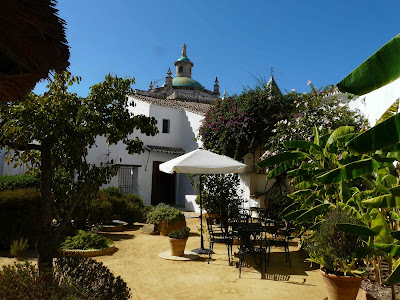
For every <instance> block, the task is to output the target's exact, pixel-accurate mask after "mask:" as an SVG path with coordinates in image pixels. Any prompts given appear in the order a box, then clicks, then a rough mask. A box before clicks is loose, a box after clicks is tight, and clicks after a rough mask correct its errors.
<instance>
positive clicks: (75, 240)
mask: <svg viewBox="0 0 400 300" xmlns="http://www.w3.org/2000/svg"><path fill="white" fill-rule="evenodd" d="M112 244H113V241H112V240H111V239H109V238H107V237H105V236H101V235H99V234H97V233H92V232H85V231H83V230H78V232H77V234H76V235H74V236H67V237H66V238H65V239H64V241H63V242H61V244H60V247H61V249H65V250H90V249H103V248H107V247H109V246H111V245H112Z"/></svg>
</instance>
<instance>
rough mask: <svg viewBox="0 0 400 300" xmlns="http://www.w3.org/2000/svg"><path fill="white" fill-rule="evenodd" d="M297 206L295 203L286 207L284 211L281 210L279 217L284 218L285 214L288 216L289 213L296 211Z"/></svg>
mask: <svg viewBox="0 0 400 300" xmlns="http://www.w3.org/2000/svg"><path fill="white" fill-rule="evenodd" d="M298 206H299V204H298V203H296V202H294V203H292V204H290V205H289V206H287V207H286V208H285V209H284V210H282V212H281V213H280V215H279V216H285V215H287V214H289V213H291V212H293V211H295V210H297V208H298Z"/></svg>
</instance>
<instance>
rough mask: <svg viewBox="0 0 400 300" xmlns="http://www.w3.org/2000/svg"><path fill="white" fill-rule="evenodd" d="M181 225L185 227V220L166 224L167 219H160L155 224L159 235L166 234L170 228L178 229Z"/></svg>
mask: <svg viewBox="0 0 400 300" xmlns="http://www.w3.org/2000/svg"><path fill="white" fill-rule="evenodd" d="M183 227H186V220H178V221H175V222H174V223H172V224H168V222H167V221H162V222H161V223H160V224H158V225H157V231H158V232H159V233H160V234H161V235H165V236H167V235H168V234H169V233H170V232H171V231H172V230H178V229H181V228H183Z"/></svg>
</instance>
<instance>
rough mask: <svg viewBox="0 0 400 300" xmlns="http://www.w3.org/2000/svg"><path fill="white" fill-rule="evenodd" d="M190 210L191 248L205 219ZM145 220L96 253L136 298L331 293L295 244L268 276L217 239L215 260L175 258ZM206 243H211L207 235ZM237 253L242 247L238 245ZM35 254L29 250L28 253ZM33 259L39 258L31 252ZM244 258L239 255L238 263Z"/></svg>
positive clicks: (275, 257) (279, 252) (2, 261)
mask: <svg viewBox="0 0 400 300" xmlns="http://www.w3.org/2000/svg"><path fill="white" fill-rule="evenodd" d="M186 215H187V219H186V221H187V225H188V226H189V227H190V228H191V236H190V237H189V240H188V242H187V245H186V249H187V250H191V249H194V248H197V247H198V246H199V244H200V235H199V234H198V231H197V228H196V226H197V227H199V219H198V218H194V217H190V216H195V214H194V213H189V214H186ZM142 225H144V224H135V225H131V226H130V227H128V228H127V229H126V230H125V231H123V232H115V233H107V234H106V235H107V236H108V237H110V238H111V239H112V240H114V242H115V245H116V248H117V249H118V250H117V251H116V252H115V253H113V254H112V255H107V256H100V257H95V259H96V260H97V261H100V262H103V263H104V264H105V265H106V266H107V267H108V268H110V270H111V271H112V272H113V273H114V274H115V275H116V276H118V275H119V276H121V277H122V278H123V279H124V280H125V281H126V282H127V284H128V286H129V287H130V288H131V289H132V296H133V299H260V298H263V299H282V300H285V299H312V300H314V299H324V298H325V297H326V296H327V295H326V291H325V288H324V286H323V282H322V277H321V275H320V274H319V270H318V269H316V268H313V269H312V268H310V263H307V262H304V259H305V253H303V252H302V251H299V250H298V249H297V245H293V246H291V248H290V255H291V262H292V266H291V267H289V265H288V263H287V262H286V261H285V255H284V253H283V248H282V249H280V248H277V247H273V249H272V253H271V256H270V261H269V265H268V268H267V272H266V279H263V280H262V279H260V270H259V268H258V267H255V268H254V263H252V262H251V261H249V262H248V263H246V266H245V267H244V268H242V277H241V279H239V271H238V269H237V268H236V267H235V266H234V265H232V266H229V264H228V256H227V254H226V247H225V246H224V245H221V244H216V245H215V248H214V252H215V254H213V256H212V261H211V262H210V264H207V260H208V256H207V255H200V257H199V258H198V259H197V260H194V261H171V260H164V259H161V258H160V257H159V254H160V253H161V252H164V251H166V250H169V242H168V237H166V236H160V235H147V234H143V233H141V231H140V228H141V227H142ZM205 247H208V242H207V238H206V241H205ZM233 252H237V247H235V246H234V247H233ZM28 256H29V253H28ZM27 259H28V260H29V261H36V257H35V255H34V254H33V252H31V256H30V257H27ZM14 261H15V259H14V258H10V257H9V253H8V252H6V251H2V252H0V265H6V264H10V263H13V262H14ZM237 261H238V258H236V257H234V262H237Z"/></svg>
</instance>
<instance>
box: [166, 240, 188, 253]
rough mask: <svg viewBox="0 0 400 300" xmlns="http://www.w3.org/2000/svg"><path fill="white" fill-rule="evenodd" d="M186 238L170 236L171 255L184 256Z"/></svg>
mask: <svg viewBox="0 0 400 300" xmlns="http://www.w3.org/2000/svg"><path fill="white" fill-rule="evenodd" d="M187 240H188V239H187V238H186V239H173V238H169V244H170V246H171V255H172V256H183V254H184V253H185V246H186V242H187Z"/></svg>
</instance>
